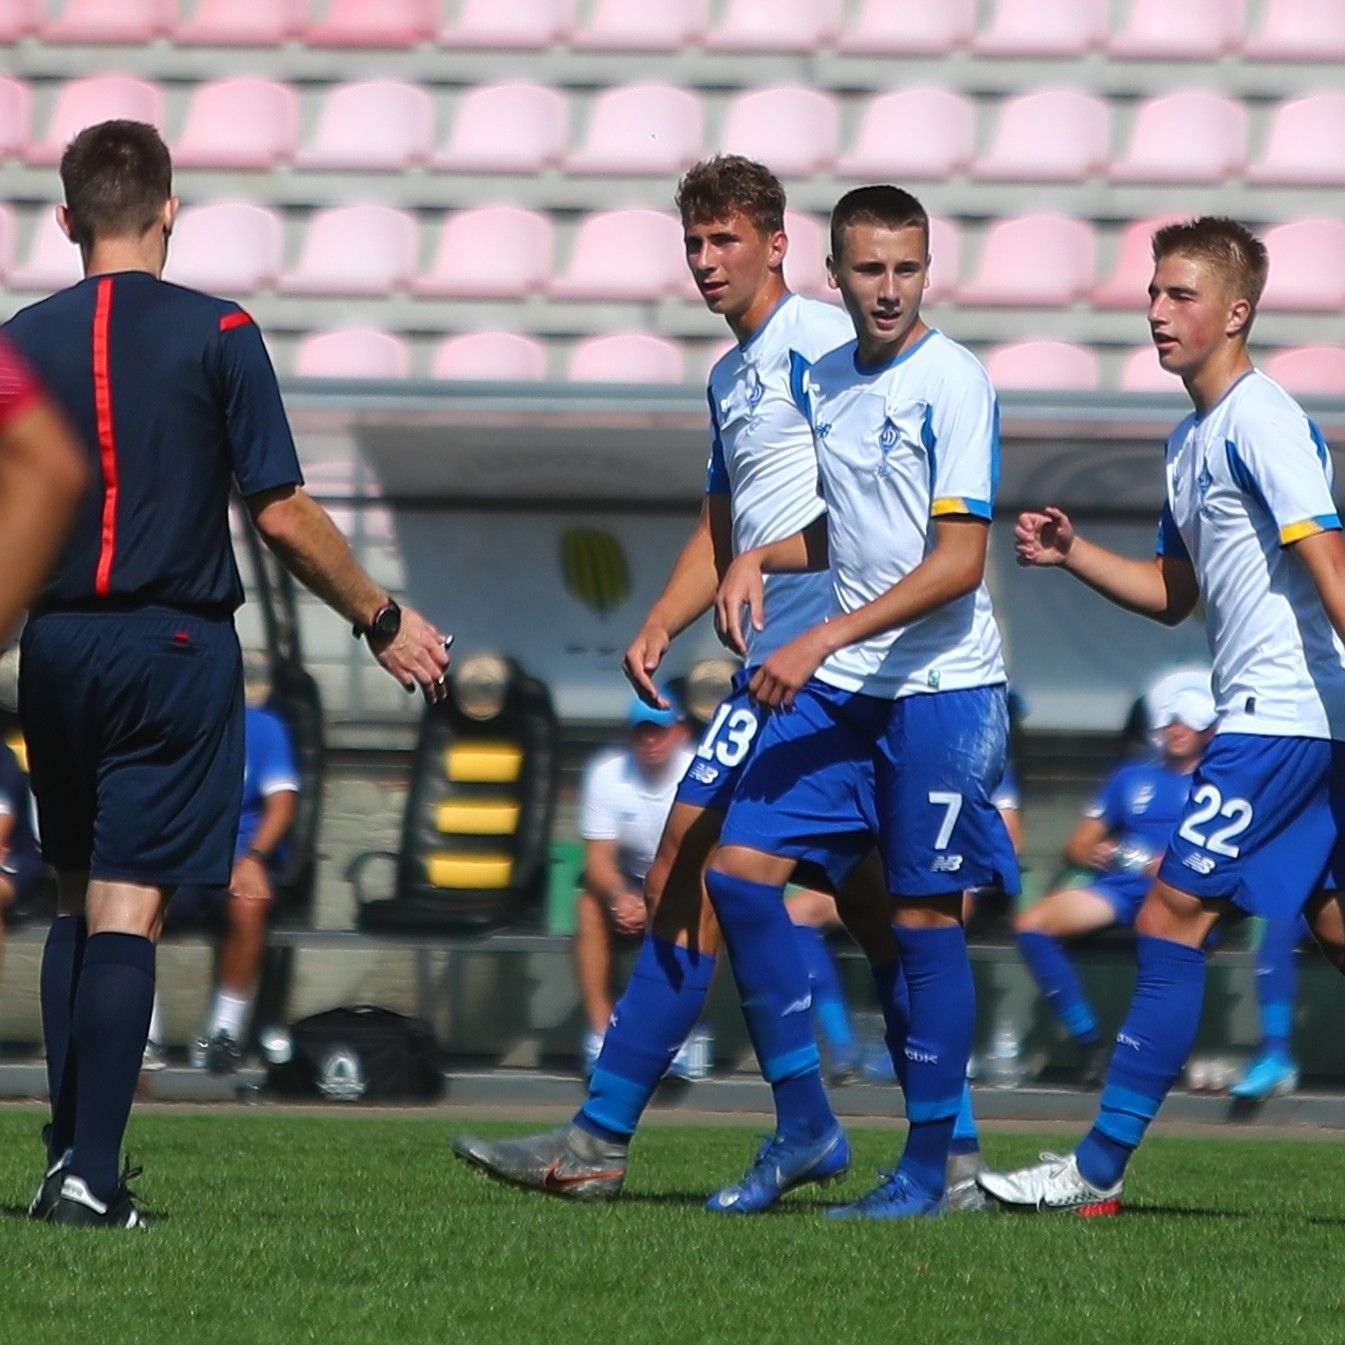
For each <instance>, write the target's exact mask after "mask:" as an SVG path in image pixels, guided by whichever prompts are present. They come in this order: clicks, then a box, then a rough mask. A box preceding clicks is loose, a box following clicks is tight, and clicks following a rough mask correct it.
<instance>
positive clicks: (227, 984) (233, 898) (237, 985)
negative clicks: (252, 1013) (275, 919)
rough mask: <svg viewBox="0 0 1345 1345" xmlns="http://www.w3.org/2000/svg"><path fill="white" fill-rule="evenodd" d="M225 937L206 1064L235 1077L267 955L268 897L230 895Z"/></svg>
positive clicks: (225, 897)
mask: <svg viewBox="0 0 1345 1345" xmlns="http://www.w3.org/2000/svg"><path fill="white" fill-rule="evenodd" d="M221 904H222V905H223V908H224V910H223V915H224V935H223V938H222V941H221V943H220V947H219V956H218V960H217V965H216V971H215V993H214V995H213V996H212V997H211V1002H210V1013H209V1016H208V1017H207V1019H206V1024H205V1032H204V1033H203V1036H204V1038H205V1042H206V1049H205V1065H206V1068H207V1069H208V1070H209V1071H210V1072H211V1073H212V1074H230V1073H232V1072H233V1071H234V1070H235V1069H237V1068H238V1065H239V1063H240V1062H241V1060H242V1055H243V1036H244V1029H245V1027H246V1024H247V1015H248V1009H249V1008H250V1007H251V1004H252V993H253V991H254V989H255V988H256V985H257V977H258V975H259V974H260V972H261V965H262V957H263V956H264V955H265V952H266V922H267V917H268V916H269V914H270V909H271V903H270V901H269V899H267V898H264V897H251V896H242V895H240V894H238V893H236V892H225V893H224V894H223V897H222V901H221Z"/></svg>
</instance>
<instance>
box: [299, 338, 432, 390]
mask: <svg viewBox="0 0 1345 1345" xmlns="http://www.w3.org/2000/svg"><path fill="white" fill-rule="evenodd" d="M410 373H411V348H410V347H409V346H408V345H407V343H406V341H405V340H404V339H403V338H402V337H400V336H394V335H393V334H392V333H391V332H380V331H377V330H375V329H374V328H372V327H345V328H342V329H341V330H339V331H334V332H315V333H313V334H312V335H310V336H305V337H304V339H303V340H302V341H300V342H299V348H298V349H297V350H296V351H295V353H294V376H295V377H296V378H406V377H408V376H409V375H410Z"/></svg>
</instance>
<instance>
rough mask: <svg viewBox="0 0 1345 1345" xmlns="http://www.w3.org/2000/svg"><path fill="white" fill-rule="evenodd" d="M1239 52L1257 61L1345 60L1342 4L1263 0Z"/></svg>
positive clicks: (1344, 10) (1295, 0) (1343, 11)
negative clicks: (1257, 18)
mask: <svg viewBox="0 0 1345 1345" xmlns="http://www.w3.org/2000/svg"><path fill="white" fill-rule="evenodd" d="M1242 52H1243V55H1244V56H1247V57H1251V58H1252V59H1253V60H1257V61H1345V7H1342V6H1340V5H1324V4H1322V0H1265V8H1264V9H1263V10H1262V11H1261V23H1260V25H1259V27H1258V28H1257V29H1256V31H1255V32H1254V33H1251V34H1249V35H1248V37H1247V39H1246V40H1245V41H1244V42H1243V44H1242Z"/></svg>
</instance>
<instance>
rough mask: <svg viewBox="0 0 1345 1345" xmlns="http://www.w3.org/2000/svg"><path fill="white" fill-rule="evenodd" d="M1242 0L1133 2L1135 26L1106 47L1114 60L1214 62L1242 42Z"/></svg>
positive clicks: (1122, 31) (1131, 14) (1130, 24)
mask: <svg viewBox="0 0 1345 1345" xmlns="http://www.w3.org/2000/svg"><path fill="white" fill-rule="evenodd" d="M1242 8H1243V0H1181V4H1176V5H1174V4H1172V3H1171V0H1131V5H1130V21H1129V22H1128V23H1127V24H1126V25H1125V27H1123V28H1122V29H1121V31H1120V32H1118V33H1116V34H1114V35H1113V37H1112V39H1111V41H1110V42H1109V43H1108V44H1107V51H1108V54H1109V55H1111V56H1126V57H1138V58H1140V59H1142V60H1150V61H1171V60H1182V61H1214V60H1218V58H1219V57H1220V56H1223V55H1224V54H1226V53H1227V52H1230V51H1234V50H1236V48H1237V46H1238V43H1239V42H1240V41H1241V39H1242Z"/></svg>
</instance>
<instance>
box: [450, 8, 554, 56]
mask: <svg viewBox="0 0 1345 1345" xmlns="http://www.w3.org/2000/svg"><path fill="white" fill-rule="evenodd" d="M574 8H575V6H574V0H509V3H508V4H501V3H500V0H461V4H460V6H459V9H458V14H457V17H456V18H455V19H453V20H452V21H451V22H449V23H447V24H445V25H444V26H443V27H442V28H440V30H439V44H440V46H444V47H494V48H497V49H501V50H513V49H522V50H528V51H545V50H546V48H547V47H550V46H552V45H553V44H554V43H556V42H558V41H560V39H561V38H562V37H564V36H565V34H566V33H567V32H568V31H569V30H570V26H571V23H572V22H573V19H574Z"/></svg>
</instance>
